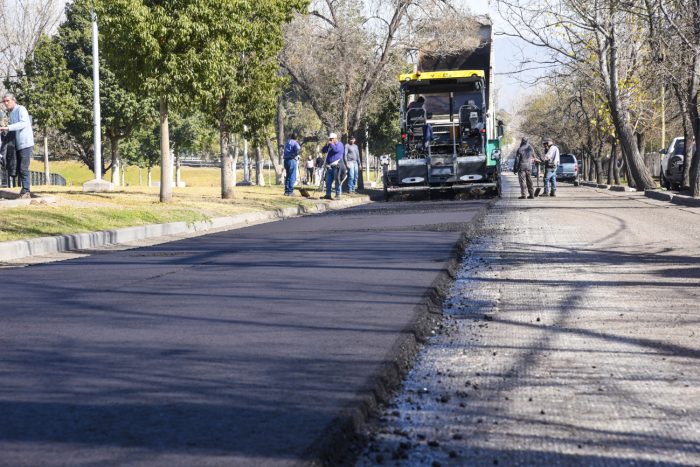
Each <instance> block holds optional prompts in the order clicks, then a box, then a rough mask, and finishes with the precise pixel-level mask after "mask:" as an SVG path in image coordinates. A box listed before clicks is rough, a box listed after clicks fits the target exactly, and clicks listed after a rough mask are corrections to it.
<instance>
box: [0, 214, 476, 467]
mask: <svg viewBox="0 0 700 467" xmlns="http://www.w3.org/2000/svg"><path fill="white" fill-rule="evenodd" d="M485 205H486V202H485V201H432V202H431V201H424V202H413V203H411V202H400V203H381V204H369V205H364V206H360V207H356V208H352V209H347V210H344V211H339V212H335V213H330V214H324V215H316V216H309V217H302V218H295V219H290V220H286V221H280V222H274V223H269V224H263V225H257V226H253V227H248V228H245V229H241V230H232V231H228V232H221V233H217V234H212V235H206V236H202V237H197V238H192V239H187V240H182V241H178V242H173V243H167V244H161V245H158V246H153V247H148V248H140V249H132V250H126V251H119V252H109V253H102V254H95V255H92V256H88V257H84V258H80V259H73V260H69V261H63V262H58V263H51V264H43V265H36V266H30V267H25V268H15V269H0V464H1V465H12V466H18V465H49V466H52V465H71V466H77V465H169V466H170V465H290V464H296V463H299V462H301V463H305V462H313V461H314V460H315V456H317V455H318V452H319V449H320V448H319V446H321V445H322V444H323V443H324V442H327V441H329V440H330V441H333V439H332V437H329V436H328V433H329V432H330V431H332V429H333V428H335V427H337V423H338V422H339V418H338V417H341V419H340V421H342V415H343V414H347V413H349V412H348V409H352V408H353V407H356V406H359V405H360V403H361V402H362V401H363V400H366V398H367V397H368V395H369V390H370V389H371V384H370V382H371V381H372V380H373V377H377V376H378V375H381V374H382V372H383V371H384V370H382V368H386V367H387V365H386V363H387V362H389V363H390V362H391V360H392V359H393V358H395V357H396V356H397V355H398V353H399V351H398V349H397V348H396V344H397V342H399V341H400V338H401V336H405V335H407V334H410V333H411V331H412V329H413V328H412V326H414V325H415V322H416V320H417V318H418V315H419V314H420V310H421V307H420V306H418V305H419V304H420V303H421V302H422V300H423V297H424V295H425V294H426V291H428V290H429V289H430V288H431V284H433V282H434V281H435V280H436V278H437V277H438V276H439V275H440V273H441V271H444V269H445V268H446V265H447V264H448V260H449V259H450V257H451V256H452V255H453V253H454V249H455V245H456V244H457V243H458V241H459V239H460V238H461V235H462V232H463V231H464V230H465V228H466V226H467V223H468V222H469V221H470V219H472V218H473V217H474V216H475V214H476V213H477V212H478V211H479V210H481V209H483V208H484V207H485Z"/></svg>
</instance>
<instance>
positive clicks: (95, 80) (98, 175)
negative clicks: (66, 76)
mask: <svg viewBox="0 0 700 467" xmlns="http://www.w3.org/2000/svg"><path fill="white" fill-rule="evenodd" d="M92 87H93V128H94V130H93V147H94V150H95V179H96V180H102V128H101V127H100V119H101V117H100V59H99V52H98V44H97V15H96V14H95V12H94V11H93V12H92Z"/></svg>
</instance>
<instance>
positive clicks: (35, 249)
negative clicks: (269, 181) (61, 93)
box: [0, 196, 371, 262]
mask: <svg viewBox="0 0 700 467" xmlns="http://www.w3.org/2000/svg"><path fill="white" fill-rule="evenodd" d="M370 201H371V200H370V198H369V196H360V197H352V198H344V199H340V200H338V201H331V202H330V203H323V202H320V203H315V204H314V205H313V206H310V207H309V206H303V205H298V206H292V207H288V208H282V209H276V210H270V211H254V212H249V213H244V214H239V215H236V216H229V217H215V218H212V219H210V220H208V221H199V222H194V223H187V222H169V223H166V224H147V225H141V226H136V227H124V228H121V229H114V230H102V231H97V232H85V233H76V234H68V235H57V236H52V237H38V238H30V239H26V240H15V241H10V242H0V262H2V261H12V260H17V259H22V258H27V257H32V256H40V255H47V254H52V253H61V252H68V251H75V250H85V249H92V248H97V247H101V246H105V245H114V244H120V243H126V242H131V241H135V240H143V239H147V238H153V237H161V236H166V235H178V234H185V233H206V231H208V230H212V229H222V228H229V229H231V230H233V229H237V228H243V227H247V226H249V225H252V224H258V223H262V222H273V221H277V220H281V219H287V218H290V217H297V216H304V215H309V214H320V213H322V212H326V211H333V210H338V209H345V208H349V207H353V206H358V205H360V204H366V203H369V202H370Z"/></svg>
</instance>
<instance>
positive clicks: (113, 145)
mask: <svg viewBox="0 0 700 467" xmlns="http://www.w3.org/2000/svg"><path fill="white" fill-rule="evenodd" d="M119 139H120V138H119V137H117V136H110V137H109V149H110V152H111V154H112V184H113V185H114V186H119V168H120V167H121V160H120V159H119Z"/></svg>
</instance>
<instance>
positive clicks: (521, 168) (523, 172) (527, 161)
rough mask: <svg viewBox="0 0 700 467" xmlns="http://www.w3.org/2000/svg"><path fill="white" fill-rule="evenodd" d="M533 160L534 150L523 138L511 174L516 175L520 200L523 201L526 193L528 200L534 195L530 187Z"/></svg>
mask: <svg viewBox="0 0 700 467" xmlns="http://www.w3.org/2000/svg"><path fill="white" fill-rule="evenodd" d="M534 160H535V150H534V149H533V148H532V146H531V145H530V142H529V141H528V139H527V138H525V137H523V139H522V140H521V141H520V147H519V148H518V150H517V151H516V153H515V160H514V161H513V173H515V174H518V182H520V198H519V199H525V198H526V195H525V193H527V195H528V196H527V198H528V199H533V198H534V197H535V193H534V190H533V187H532V177H531V173H532V163H533V162H534Z"/></svg>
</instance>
